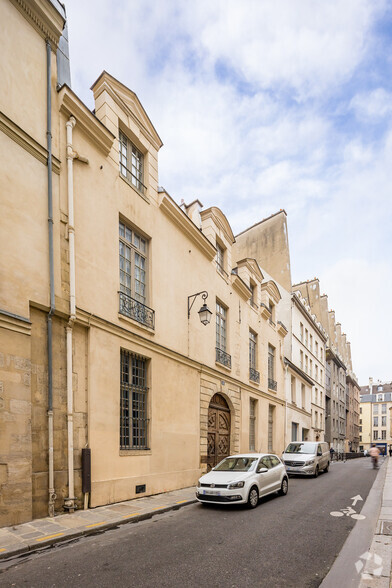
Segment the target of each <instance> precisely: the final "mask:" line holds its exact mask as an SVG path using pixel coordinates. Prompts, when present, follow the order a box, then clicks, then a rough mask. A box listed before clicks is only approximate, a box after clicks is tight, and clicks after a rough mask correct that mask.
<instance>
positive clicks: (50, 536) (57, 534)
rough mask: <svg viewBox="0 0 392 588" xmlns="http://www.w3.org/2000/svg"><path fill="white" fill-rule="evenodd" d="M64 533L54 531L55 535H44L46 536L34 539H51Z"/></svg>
mask: <svg viewBox="0 0 392 588" xmlns="http://www.w3.org/2000/svg"><path fill="white" fill-rule="evenodd" d="M61 535H64V533H56V534H55V535H46V537H38V539H36V541H46V539H53V537H61Z"/></svg>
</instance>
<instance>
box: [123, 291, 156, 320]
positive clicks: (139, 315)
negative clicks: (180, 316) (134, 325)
mask: <svg viewBox="0 0 392 588" xmlns="http://www.w3.org/2000/svg"><path fill="white" fill-rule="evenodd" d="M119 296H120V308H119V312H120V314H123V315H124V316H128V317H129V318H132V319H133V320H135V321H137V322H138V323H141V324H142V325H145V326H146V327H150V329H155V310H153V309H152V308H149V307H148V306H146V305H145V304H142V303H141V302H139V301H138V300H135V299H134V298H132V297H131V296H127V294H124V292H119Z"/></svg>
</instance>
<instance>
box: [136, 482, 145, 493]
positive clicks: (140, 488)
mask: <svg viewBox="0 0 392 588" xmlns="http://www.w3.org/2000/svg"><path fill="white" fill-rule="evenodd" d="M145 491H146V485H145V484H139V486H136V494H142V493H143V492H145Z"/></svg>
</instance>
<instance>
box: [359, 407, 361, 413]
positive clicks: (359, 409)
mask: <svg viewBox="0 0 392 588" xmlns="http://www.w3.org/2000/svg"><path fill="white" fill-rule="evenodd" d="M359 414H362V406H361V407H360V409H359Z"/></svg>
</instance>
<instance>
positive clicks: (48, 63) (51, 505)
mask: <svg viewBox="0 0 392 588" xmlns="http://www.w3.org/2000/svg"><path fill="white" fill-rule="evenodd" d="M51 50H52V49H51V46H50V42H49V40H48V39H47V40H46V129H47V130H46V138H47V150H48V231H49V288H50V309H49V313H48V444H49V447H48V462H49V464H48V474H49V483H48V493H49V500H48V514H49V516H50V517H54V504H55V500H56V493H55V491H54V467H53V353H52V351H53V337H52V316H53V314H54V311H55V299H54V255H53V190H52V94H51Z"/></svg>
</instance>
